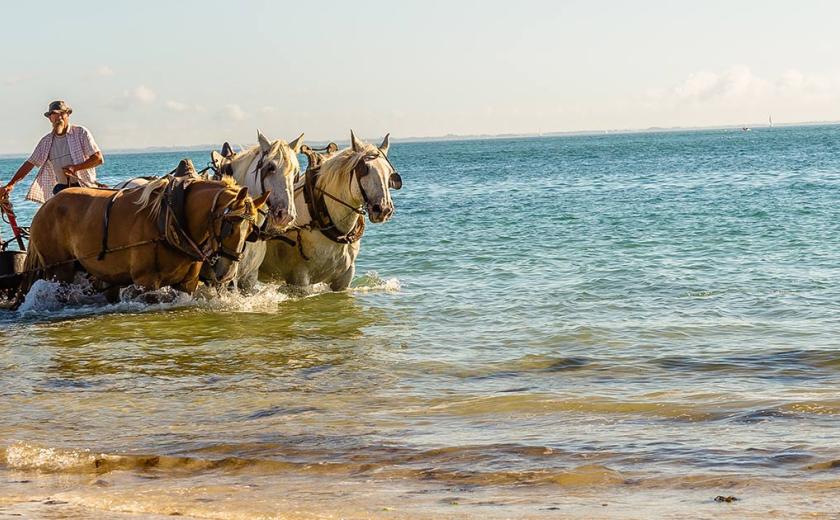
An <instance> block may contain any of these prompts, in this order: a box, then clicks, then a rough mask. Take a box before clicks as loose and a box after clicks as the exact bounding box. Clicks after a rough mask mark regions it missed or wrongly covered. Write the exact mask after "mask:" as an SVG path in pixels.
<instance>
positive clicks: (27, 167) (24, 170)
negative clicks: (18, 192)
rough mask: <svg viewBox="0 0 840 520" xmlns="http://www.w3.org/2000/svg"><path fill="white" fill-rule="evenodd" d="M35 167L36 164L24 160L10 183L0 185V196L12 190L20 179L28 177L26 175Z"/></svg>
mask: <svg viewBox="0 0 840 520" xmlns="http://www.w3.org/2000/svg"><path fill="white" fill-rule="evenodd" d="M34 167H35V165H34V164H32V163H31V162H29V161H23V164H21V165H20V168H18V171H17V172H15V174H14V176H12V180H10V181H9V183H8V184H6V185H5V186H3V187H0V196H2V195H5V194H7V193H9V192H11V191H12V188H14V187H15V184H17V183H18V181H20V180H21V179H23V178H24V177H26V175H27V174H28V173H29V172H31V171H32V168H34Z"/></svg>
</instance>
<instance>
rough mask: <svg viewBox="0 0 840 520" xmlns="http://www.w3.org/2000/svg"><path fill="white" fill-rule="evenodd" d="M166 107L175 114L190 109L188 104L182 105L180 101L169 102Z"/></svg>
mask: <svg viewBox="0 0 840 520" xmlns="http://www.w3.org/2000/svg"><path fill="white" fill-rule="evenodd" d="M164 106H166V108H168V109H169V110H171V111H173V112H185V111H187V110H189V108H190V106H189V105H187V104H186V103H181V102H180V101H174V100H172V99H170V100H169V101H167V102H166V103H165V104H164Z"/></svg>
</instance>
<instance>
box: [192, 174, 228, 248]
mask: <svg viewBox="0 0 840 520" xmlns="http://www.w3.org/2000/svg"><path fill="white" fill-rule="evenodd" d="M213 188H215V189H213ZM225 189H226V188H224V187H219V186H217V185H200V186H196V185H193V186H192V187H190V190H189V192H188V194H187V198H186V201H185V202H184V206H185V207H184V211H185V213H186V218H187V232H188V233H189V235H190V238H192V239H193V241H194V242H195V243H196V244H199V243H201V242H202V241H204V239H205V238H207V237H208V236H210V232H211V231H210V221H211V219H212V212H213V208H212V204H213V202H214V201H216V200H217V197H216V195H217V194H219V193H218V192H219V190H225ZM219 195H220V194H219Z"/></svg>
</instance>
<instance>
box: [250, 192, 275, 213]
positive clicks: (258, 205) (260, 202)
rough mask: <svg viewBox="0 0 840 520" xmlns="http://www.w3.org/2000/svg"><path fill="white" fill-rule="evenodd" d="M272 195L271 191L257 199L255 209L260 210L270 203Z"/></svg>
mask: <svg viewBox="0 0 840 520" xmlns="http://www.w3.org/2000/svg"><path fill="white" fill-rule="evenodd" d="M269 195H271V190H268V191H266V192H265V193H263V194H262V195H260V196H259V197H257V198H256V199H254V209H260V208H261V207H263V205H264V204H265V203H266V202H267V201H268V196H269Z"/></svg>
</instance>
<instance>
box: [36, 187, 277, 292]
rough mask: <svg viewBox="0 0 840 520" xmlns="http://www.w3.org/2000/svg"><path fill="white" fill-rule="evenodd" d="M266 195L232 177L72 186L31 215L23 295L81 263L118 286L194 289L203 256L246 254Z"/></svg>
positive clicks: (68, 277)
mask: <svg viewBox="0 0 840 520" xmlns="http://www.w3.org/2000/svg"><path fill="white" fill-rule="evenodd" d="M267 198H268V197H267V194H266V195H264V196H262V197H260V198H258V199H257V200H256V201H252V200H251V198H250V197H249V196H248V190H247V188H239V187H238V186H235V185H234V184H233V183H230V182H218V181H204V180H192V181H179V180H176V179H174V178H171V177H164V178H162V179H158V180H156V181H153V182H150V183H149V184H147V185H145V186H143V187H142V188H137V189H133V190H127V191H114V190H103V189H91V188H68V189H66V190H63V191H61V192H60V193H58V194H57V195H56V196H54V197H53V198H51V199H50V200H48V201H47V202H46V204H44V205H43V207H41V209H40V210H39V211H38V213H36V214H35V218H34V219H33V220H32V227H31V229H30V241H29V254H28V255H27V259H26V266H25V268H26V270H27V271H28V272H29V275H28V276H27V280H25V281H24V284H23V287H22V289H23V291H22V293H23V294H25V292H26V291H27V290H28V289H29V287H31V285H32V283H33V282H34V281H35V280H38V279H42V278H46V279H50V278H55V279H57V280H58V281H63V282H70V281H72V280H73V278H74V275H75V272H76V271H78V270H80V269H81V270H84V271H87V272H88V273H89V274H91V275H92V276H94V277H95V278H96V279H98V280H100V281H102V282H105V283H106V284H111V285H113V286H117V287H118V286H126V285H131V284H134V285H136V286H140V287H142V288H144V289H148V290H156V289H159V288H160V287H163V286H167V285H168V286H172V287H173V288H175V289H178V290H180V291H184V292H187V293H190V294H192V293H193V292H194V291H195V289H196V287H197V285H198V281H199V279H198V273H199V270H200V269H201V264H202V262H204V261H211V262H212V261H213V259H214V258H218V257H219V256H227V257H232V258H238V257H239V256H241V253H242V249H243V247H244V244H245V240H246V238H248V237H249V235H251V234H252V233H253V232H254V231H255V229H256V228H255V226H254V221H255V219H256V212H257V208H259V207H260V206H262V205H263V204H264V203H265V201H266V199H267ZM173 201H180V202H173ZM106 233H107V235H106ZM234 265H235V263H234ZM230 271H233V269H230ZM216 274H217V275H218V276H219V277H220V278H222V279H224V278H225V277H227V276H232V273H216Z"/></svg>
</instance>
